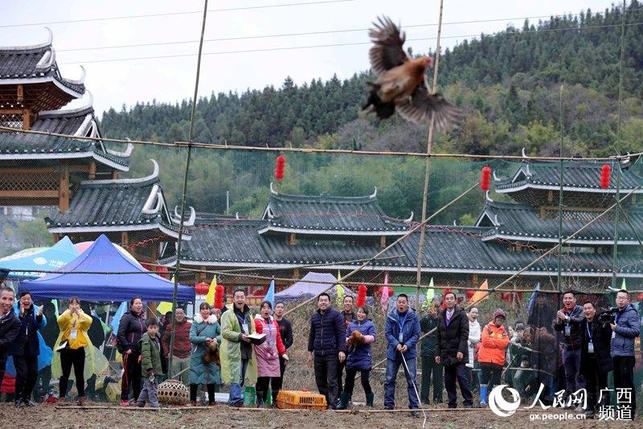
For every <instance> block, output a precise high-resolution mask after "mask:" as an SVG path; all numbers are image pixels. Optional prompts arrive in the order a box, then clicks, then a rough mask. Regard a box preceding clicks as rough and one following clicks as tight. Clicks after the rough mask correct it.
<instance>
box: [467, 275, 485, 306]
mask: <svg viewBox="0 0 643 429" xmlns="http://www.w3.org/2000/svg"><path fill="white" fill-rule="evenodd" d="M487 289H489V283H488V282H487V279H485V281H483V282H482V284H481V285H480V290H477V291H476V293H474V294H473V296H472V297H471V302H472V303H478V302H480V301H482V300H485V299H487V298H489V292H487Z"/></svg>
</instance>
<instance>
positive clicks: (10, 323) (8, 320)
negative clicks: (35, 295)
mask: <svg viewBox="0 0 643 429" xmlns="http://www.w3.org/2000/svg"><path fill="white" fill-rule="evenodd" d="M15 299H16V294H15V293H14V291H13V289H11V288H8V287H6V286H3V287H2V288H1V289H0V382H2V379H3V378H4V368H5V365H6V363H7V354H8V353H9V346H11V345H12V343H13V342H14V341H15V339H16V338H17V337H18V334H19V333H20V320H18V317H17V316H16V314H15V313H14V312H13V301H14V300H15Z"/></svg>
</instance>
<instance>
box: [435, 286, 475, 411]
mask: <svg viewBox="0 0 643 429" xmlns="http://www.w3.org/2000/svg"><path fill="white" fill-rule="evenodd" d="M456 302H457V300H456V297H455V294H454V293H453V292H448V293H447V294H445V295H444V303H445V305H446V308H445V309H444V310H443V311H442V313H441V314H440V323H439V325H438V344H437V350H436V357H435V362H436V363H437V364H438V365H440V364H442V365H443V366H444V387H445V388H446V390H447V394H448V396H449V408H456V407H457V401H458V396H457V392H456V390H455V383H456V380H457V381H458V384H459V385H460V393H461V394H462V398H463V399H464V401H463V404H464V407H465V408H471V407H473V396H472V395H471V389H470V387H469V378H468V375H467V369H466V367H465V364H466V363H467V361H468V360H469V356H468V354H469V350H468V341H469V319H468V318H467V315H466V313H465V312H464V310H463V309H461V308H460V307H458V306H457V305H456Z"/></svg>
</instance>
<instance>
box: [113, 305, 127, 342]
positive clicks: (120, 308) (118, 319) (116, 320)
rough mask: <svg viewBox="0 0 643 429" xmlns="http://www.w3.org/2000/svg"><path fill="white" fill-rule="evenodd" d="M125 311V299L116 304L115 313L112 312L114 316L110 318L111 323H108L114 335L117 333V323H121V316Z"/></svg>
mask: <svg viewBox="0 0 643 429" xmlns="http://www.w3.org/2000/svg"><path fill="white" fill-rule="evenodd" d="M126 311H127V301H123V302H121V305H119V306H118V309H117V310H116V313H115V314H114V318H113V319H112V323H110V326H111V327H112V332H113V333H114V335H116V334H117V333H118V325H119V324H120V323H121V318H122V317H123V314H125V312H126Z"/></svg>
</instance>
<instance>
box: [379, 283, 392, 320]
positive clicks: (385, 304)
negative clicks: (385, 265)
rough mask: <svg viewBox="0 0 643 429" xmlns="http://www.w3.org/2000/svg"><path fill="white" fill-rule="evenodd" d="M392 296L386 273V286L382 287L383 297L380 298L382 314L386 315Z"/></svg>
mask: <svg viewBox="0 0 643 429" xmlns="http://www.w3.org/2000/svg"><path fill="white" fill-rule="evenodd" d="M390 296H391V288H389V287H388V273H384V286H382V296H381V297H380V305H381V306H382V313H384V314H386V311H387V310H388V300H389V298H390Z"/></svg>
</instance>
